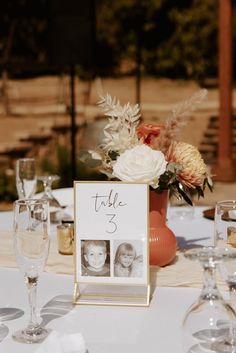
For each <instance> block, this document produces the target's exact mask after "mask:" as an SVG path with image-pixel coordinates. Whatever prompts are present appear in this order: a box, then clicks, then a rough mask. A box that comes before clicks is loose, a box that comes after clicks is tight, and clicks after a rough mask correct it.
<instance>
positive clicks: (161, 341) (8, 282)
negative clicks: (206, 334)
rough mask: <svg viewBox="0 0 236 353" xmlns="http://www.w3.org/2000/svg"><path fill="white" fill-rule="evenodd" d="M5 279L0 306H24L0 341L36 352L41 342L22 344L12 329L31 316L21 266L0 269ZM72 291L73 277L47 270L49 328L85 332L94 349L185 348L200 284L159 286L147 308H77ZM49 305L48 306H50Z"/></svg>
mask: <svg viewBox="0 0 236 353" xmlns="http://www.w3.org/2000/svg"><path fill="white" fill-rule="evenodd" d="M0 282H1V296H0V307H9V308H20V309H23V310H24V311H25V315H24V316H22V317H21V318H18V319H16V320H11V321H5V322H4V323H5V324H6V325H7V326H8V327H9V330H10V332H9V334H8V336H7V337H6V338H5V339H4V341H2V342H1V343H0V353H33V352H35V351H36V349H37V348H38V346H39V345H38V344H32V345H26V344H20V343H16V342H14V341H13V340H12V338H11V334H12V332H14V331H15V330H18V329H19V328H21V327H24V326H25V325H26V324H27V320H28V303H27V292H26V288H25V284H24V281H23V277H22V275H21V274H20V273H19V272H18V270H16V269H0ZM16 289H17V290H16ZM72 293H73V277H72V276H69V275H55V274H43V275H42V276H41V278H40V281H39V290H38V308H42V307H44V310H42V312H44V314H42V316H43V320H44V322H48V324H47V327H48V328H50V329H52V330H56V331H58V332H61V333H75V332H81V333H82V334H83V336H84V338H85V341H86V344H87V348H88V352H89V353H111V352H112V353H121V352H122V353H145V352H148V353H157V352H160V353H172V352H173V353H182V348H181V323H182V319H183V315H184V313H185V311H186V309H187V307H188V306H189V305H190V304H191V303H192V302H193V301H194V300H195V299H196V298H197V296H198V295H199V289H193V288H165V287H162V288H158V287H157V288H156V289H155V291H154V294H153V298H152V301H151V304H150V307H148V308H145V307H105V306H100V307H94V306H76V307H72V306H71V304H70V301H71V298H72ZM47 307H48V308H49V310H45V309H46V308H47ZM60 307H61V308H62V309H61V310H59V308H60ZM60 315H61V317H60ZM52 353H57V352H52Z"/></svg>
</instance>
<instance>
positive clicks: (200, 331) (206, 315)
mask: <svg viewBox="0 0 236 353" xmlns="http://www.w3.org/2000/svg"><path fill="white" fill-rule="evenodd" d="M184 255H185V257H186V258H188V259H190V260H195V261H196V260H198V261H199V262H200V264H201V266H202V269H203V287H202V290H201V293H200V296H199V298H198V299H197V301H196V302H195V303H194V304H192V305H191V306H190V308H189V309H188V311H187V313H186V315H185V317H184V320H183V326H182V329H183V346H184V353H203V352H209V353H210V352H212V353H213V352H217V353H219V352H220V350H219V349H218V346H219V345H220V343H221V342H223V341H224V339H225V337H226V336H227V334H228V329H227V328H224V327H223V328H222V327H219V323H220V322H223V321H224V322H225V321H227V322H231V321H232V320H235V319H236V314H235V312H234V310H233V308H232V307H231V306H230V305H229V304H228V303H227V302H226V301H225V300H224V299H223V297H222V295H221V294H220V292H219V290H218V288H217V285H216V281H215V270H216V268H217V267H218V265H219V264H220V263H221V262H223V261H229V260H231V259H235V258H236V251H233V250H230V249H226V248H217V247H207V248H200V249H199V248H198V249H197V248H196V249H191V250H189V251H186V252H185V254H184Z"/></svg>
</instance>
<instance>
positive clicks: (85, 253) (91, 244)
mask: <svg viewBox="0 0 236 353" xmlns="http://www.w3.org/2000/svg"><path fill="white" fill-rule="evenodd" d="M109 253H110V243H109V241H106V240H82V241H81V269H82V271H81V272H82V276H101V277H109V276H110V259H109Z"/></svg>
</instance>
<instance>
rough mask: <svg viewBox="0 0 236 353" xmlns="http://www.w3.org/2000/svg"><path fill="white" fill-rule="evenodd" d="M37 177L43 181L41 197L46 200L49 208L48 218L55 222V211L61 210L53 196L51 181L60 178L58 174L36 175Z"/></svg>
mask: <svg viewBox="0 0 236 353" xmlns="http://www.w3.org/2000/svg"><path fill="white" fill-rule="evenodd" d="M37 179H38V180H39V181H41V182H43V187H44V192H43V195H42V196H41V199H46V200H48V203H49V208H50V218H51V221H52V222H57V213H58V212H59V211H60V210H61V205H60V203H59V201H58V200H57V199H56V198H55V197H54V196H53V193H52V183H53V182H54V181H57V180H59V179H60V177H59V176H58V175H43V176H38V177H37Z"/></svg>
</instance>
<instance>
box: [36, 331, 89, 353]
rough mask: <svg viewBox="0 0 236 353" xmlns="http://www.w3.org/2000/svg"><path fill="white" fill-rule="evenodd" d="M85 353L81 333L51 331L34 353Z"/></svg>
mask: <svg viewBox="0 0 236 353" xmlns="http://www.w3.org/2000/svg"><path fill="white" fill-rule="evenodd" d="M52 352H53V353H86V352H87V350H86V346H85V341H84V337H83V336H82V334H81V333H70V334H68V333H60V332H57V331H52V332H51V333H50V334H49V335H48V337H47V338H46V339H45V341H44V342H43V343H42V344H41V345H40V346H39V348H38V349H37V350H36V351H35V353H52Z"/></svg>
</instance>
